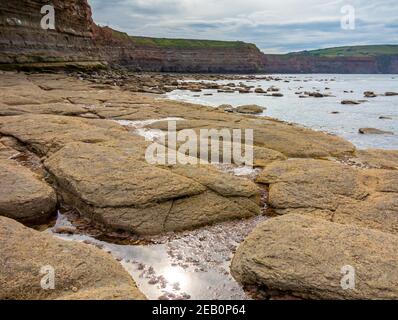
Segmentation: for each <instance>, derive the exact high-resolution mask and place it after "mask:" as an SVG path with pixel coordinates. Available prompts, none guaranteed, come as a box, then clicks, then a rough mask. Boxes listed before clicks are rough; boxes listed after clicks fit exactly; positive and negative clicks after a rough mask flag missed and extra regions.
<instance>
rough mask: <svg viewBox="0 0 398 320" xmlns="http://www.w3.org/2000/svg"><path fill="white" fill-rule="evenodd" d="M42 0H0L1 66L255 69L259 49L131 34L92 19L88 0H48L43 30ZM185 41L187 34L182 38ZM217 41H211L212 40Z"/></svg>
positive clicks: (228, 43)
mask: <svg viewBox="0 0 398 320" xmlns="http://www.w3.org/2000/svg"><path fill="white" fill-rule="evenodd" d="M47 3H48V1H46V0H18V1H16V0H15V1H1V3H0V67H1V68H3V69H4V68H9V69H10V68H21V67H22V68H32V67H39V68H44V67H65V66H67V67H71V66H75V67H80V68H81V67H85V68H87V67H98V66H103V65H105V64H107V63H109V64H111V65H119V66H125V67H129V68H131V69H133V70H143V71H167V72H247V73H249V72H259V71H260V70H261V66H262V58H263V55H262V53H261V52H260V50H258V49H257V48H256V47H255V46H254V45H250V44H245V43H243V42H221V41H204V43H205V45H204V46H202V47H198V46H197V45H196V43H198V44H199V43H201V42H200V41H191V42H194V43H195V45H188V46H184V45H181V46H176V45H175V44H173V43H171V44H170V43H168V44H167V43H161V44H159V43H156V42H154V41H145V42H144V43H143V41H142V40H143V39H146V40H148V39H149V38H141V39H140V40H139V39H138V38H135V39H134V38H132V37H129V36H128V35H127V34H124V33H121V32H117V31H115V30H112V29H110V28H101V27H98V26H97V25H95V24H94V22H93V21H92V15H91V8H90V6H89V5H88V3H87V0H69V1H60V0H54V1H53V2H52V4H53V6H54V8H55V17H56V20H55V28H56V29H55V30H44V29H42V28H41V26H40V21H41V19H42V17H43V16H44V15H43V14H41V12H40V9H41V8H42V6H44V5H46V4H47ZM182 41H185V42H187V43H188V41H189V40H182ZM215 44H216V45H215Z"/></svg>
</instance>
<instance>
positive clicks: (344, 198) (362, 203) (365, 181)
mask: <svg viewBox="0 0 398 320" xmlns="http://www.w3.org/2000/svg"><path fill="white" fill-rule="evenodd" d="M257 182H259V183H264V184H268V185H269V204H270V206H271V207H272V208H273V209H274V210H275V211H276V212H277V213H279V214H291V213H300V214H305V215H309V216H312V217H318V218H323V219H326V220H329V221H333V222H338V223H341V224H355V225H358V226H362V227H367V228H372V229H377V230H381V231H384V232H389V233H393V234H398V172H397V171H396V170H380V169H372V170H371V169H363V170H359V169H354V168H352V167H350V166H347V165H342V164H339V163H336V162H332V161H326V160H312V159H295V160H288V161H279V162H274V163H272V164H271V165H269V166H268V167H266V169H265V170H264V171H263V172H262V173H261V174H260V175H259V176H258V178H257Z"/></svg>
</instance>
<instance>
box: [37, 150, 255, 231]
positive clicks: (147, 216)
mask: <svg viewBox="0 0 398 320" xmlns="http://www.w3.org/2000/svg"><path fill="white" fill-rule="evenodd" d="M45 166H46V168H47V169H48V171H49V172H50V173H51V174H52V176H53V177H54V179H55V181H56V184H57V186H58V190H59V192H60V193H61V195H62V197H63V199H64V201H65V202H67V203H69V204H70V205H73V206H75V207H77V208H78V209H79V210H80V212H82V213H84V214H85V215H87V216H89V217H91V218H93V219H94V220H96V221H98V222H101V223H103V224H105V225H106V226H108V227H111V228H113V229H123V230H129V231H133V232H136V233H140V234H156V233H161V232H165V231H174V230H183V229H187V228H192V227H198V226H202V225H206V224H211V223H214V222H217V221H223V220H227V219H233V218H244V217H250V216H253V215H256V214H259V213H260V206H259V202H260V197H259V189H258V188H257V187H256V186H255V185H254V184H253V183H252V182H250V181H248V180H246V179H239V178H234V177H231V176H229V175H227V174H223V173H220V172H217V171H215V170H210V169H205V168H184V169H180V170H177V169H175V170H174V171H173V170H168V169H166V168H160V167H155V166H151V165H148V164H147V163H146V162H144V161H141V160H140V159H138V158H136V157H134V156H132V155H131V154H128V153H126V152H125V151H123V150H121V149H118V148H114V147H104V146H99V145H93V144H85V143H71V144H68V145H67V146H66V147H64V148H62V149H61V150H60V151H59V152H57V153H55V154H54V155H53V156H51V157H50V158H49V159H48V160H47V161H46V162H45ZM209 177H212V179H210V178H209ZM229 182H230V183H229Z"/></svg>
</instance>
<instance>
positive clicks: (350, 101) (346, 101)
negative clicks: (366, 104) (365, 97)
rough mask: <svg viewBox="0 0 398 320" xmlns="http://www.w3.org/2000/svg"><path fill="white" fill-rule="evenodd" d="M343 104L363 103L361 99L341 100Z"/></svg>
mask: <svg viewBox="0 0 398 320" xmlns="http://www.w3.org/2000/svg"><path fill="white" fill-rule="evenodd" d="M341 104H353V105H356V104H361V103H360V102H359V101H356V100H343V101H341Z"/></svg>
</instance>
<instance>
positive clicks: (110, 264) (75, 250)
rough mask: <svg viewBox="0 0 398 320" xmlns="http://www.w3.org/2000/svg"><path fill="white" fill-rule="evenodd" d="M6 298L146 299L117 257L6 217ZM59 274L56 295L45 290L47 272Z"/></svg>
mask: <svg viewBox="0 0 398 320" xmlns="http://www.w3.org/2000/svg"><path fill="white" fill-rule="evenodd" d="M0 266H1V268H0V285H1V290H0V299H1V300H4V299H6V300H10V299H11V300H45V299H46V300H47V299H65V300H70V299H84V300H86V299H89V300H97V299H123V300H124V299H132V300H141V299H145V296H144V295H143V294H142V293H141V292H140V291H139V290H138V289H137V287H136V285H135V283H134V281H133V280H132V278H131V277H130V276H129V274H128V273H127V271H126V270H124V269H123V267H122V266H121V265H120V264H119V263H118V262H117V261H115V260H114V259H113V258H112V256H111V255H109V254H107V253H105V252H103V251H101V250H99V249H97V248H94V247H92V246H89V245H84V244H79V243H76V242H69V241H63V240H60V239H57V238H55V237H54V236H53V235H51V234H49V233H41V232H38V231H35V230H32V229H28V228H26V227H24V226H22V225H21V224H19V223H17V222H15V221H13V220H11V219H8V218H4V217H0ZM46 266H51V267H52V268H53V270H54V272H55V274H54V275H55V282H54V285H55V286H54V290H44V289H42V287H41V281H42V279H43V277H44V276H45V275H46V274H48V271H47V272H44V273H43V274H41V273H40V271H41V270H42V268H43V267H46Z"/></svg>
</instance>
